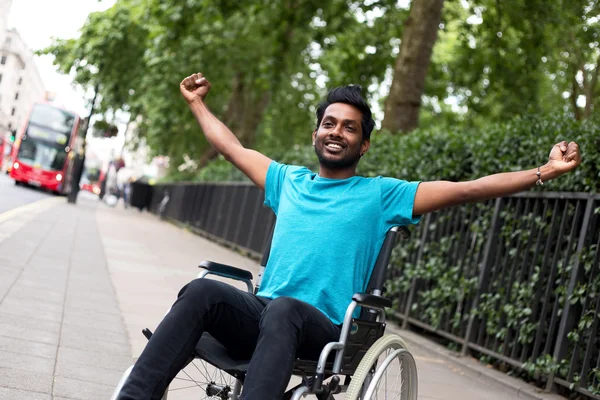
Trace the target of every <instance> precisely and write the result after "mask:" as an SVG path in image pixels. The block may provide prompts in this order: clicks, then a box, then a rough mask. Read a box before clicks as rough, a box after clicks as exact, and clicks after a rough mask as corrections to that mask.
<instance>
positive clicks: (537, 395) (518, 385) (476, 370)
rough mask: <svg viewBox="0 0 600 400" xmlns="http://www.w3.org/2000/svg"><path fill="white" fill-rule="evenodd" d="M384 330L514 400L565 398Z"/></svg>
mask: <svg viewBox="0 0 600 400" xmlns="http://www.w3.org/2000/svg"><path fill="white" fill-rule="evenodd" d="M386 330H388V331H389V332H393V333H396V334H398V335H399V336H401V337H402V339H404V340H405V341H406V343H407V345H408V346H409V348H410V347H418V348H419V349H420V350H423V351H424V352H427V353H429V354H432V355H434V356H436V357H438V358H441V359H443V360H445V361H447V362H449V363H453V364H456V365H458V366H460V367H461V368H463V369H464V370H465V372H466V373H467V374H469V375H470V376H473V377H474V378H478V379H481V380H485V381H487V382H489V383H490V384H492V385H494V386H496V387H497V388H500V389H502V390H504V391H506V392H507V394H509V395H511V396H512V397H514V398H515V399H525V400H565V397H562V396H559V395H557V394H554V393H548V392H543V391H542V389H540V388H537V387H535V386H533V385H531V384H529V383H527V382H524V381H522V380H520V379H518V378H514V377H511V376H508V375H506V374H504V373H502V372H500V371H498V370H496V369H493V368H490V367H486V366H485V365H483V364H481V363H480V362H479V361H477V360H476V359H474V358H472V357H463V356H461V355H460V354H459V353H457V352H454V351H451V350H448V349H447V348H445V347H443V346H440V345H439V344H437V343H435V342H433V341H431V340H428V339H425V338H423V337H421V336H419V335H417V334H415V333H413V332H410V331H407V330H404V329H400V328H399V327H397V326H396V325H393V324H391V323H388V325H387V328H386Z"/></svg>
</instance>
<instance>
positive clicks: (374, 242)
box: [258, 161, 419, 324]
mask: <svg viewBox="0 0 600 400" xmlns="http://www.w3.org/2000/svg"><path fill="white" fill-rule="evenodd" d="M418 185H419V182H406V181H402V180H399V179H394V178H383V177H380V176H379V177H376V178H364V177H360V176H353V177H350V178H347V179H328V178H322V177H320V176H319V175H317V174H315V173H314V172H312V171H310V170H309V169H307V168H305V167H298V166H291V165H285V164H279V163H277V162H275V161H273V162H272V163H271V165H269V169H268V171H267V178H266V183H265V205H267V206H269V207H270V208H271V209H273V211H274V212H275V214H276V215H277V222H276V224H275V231H274V233H273V240H272V242H271V252H270V255H269V261H268V263H267V266H266V269H265V273H264V275H263V279H262V282H261V287H260V290H259V292H258V295H259V296H263V297H267V298H272V299H274V298H277V297H281V296H288V297H293V298H296V299H298V300H302V301H304V302H306V303H309V304H311V305H313V306H314V307H316V308H318V309H319V310H321V311H322V312H323V313H324V314H325V315H327V316H328V317H329V318H330V319H331V320H332V321H333V322H334V323H335V324H341V323H342V322H343V321H344V314H345V313H346V309H347V307H348V304H350V301H351V299H352V295H353V294H354V293H357V292H364V290H365V289H366V285H367V283H368V280H369V277H370V276H371V271H372V270H373V267H374V265H375V261H376V260H377V255H378V254H379V250H380V249H381V246H382V244H383V240H384V239H385V235H386V233H387V231H388V230H389V229H390V228H391V227H392V226H397V225H409V224H416V223H417V222H418V221H419V217H413V215H412V214H413V204H414V199H415V193H416V191H417V186H418Z"/></svg>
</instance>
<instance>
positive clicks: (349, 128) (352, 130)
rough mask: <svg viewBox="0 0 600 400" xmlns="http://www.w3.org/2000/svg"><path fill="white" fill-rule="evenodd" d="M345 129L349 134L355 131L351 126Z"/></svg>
mask: <svg viewBox="0 0 600 400" xmlns="http://www.w3.org/2000/svg"><path fill="white" fill-rule="evenodd" d="M346 129H347V130H349V131H350V132H354V131H355V130H356V129H355V128H354V127H353V126H347V127H346Z"/></svg>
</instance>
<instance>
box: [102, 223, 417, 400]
mask: <svg viewBox="0 0 600 400" xmlns="http://www.w3.org/2000/svg"><path fill="white" fill-rule="evenodd" d="M272 235H273V232H272V231H271V235H270V237H269V240H268V242H267V243H268V244H267V248H266V249H265V252H264V254H263V257H262V260H261V263H260V270H259V275H258V277H257V283H256V288H254V287H253V284H252V279H253V276H252V273H251V272H249V271H246V270H242V269H240V268H236V267H232V266H229V265H225V264H220V263H215V262H212V261H203V262H202V263H201V264H200V265H199V268H202V269H204V271H202V272H200V273H199V274H198V276H197V278H196V279H203V278H205V277H206V276H208V275H217V276H221V277H225V278H229V279H233V280H237V281H241V282H244V283H245V284H246V286H247V289H248V292H249V293H257V292H258V289H259V287H260V282H261V280H262V274H263V272H264V269H265V267H266V264H267V261H268V258H269V252H270V247H271V239H272ZM397 235H400V236H401V237H402V238H404V239H406V238H408V237H409V236H410V232H409V231H408V229H407V228H406V227H403V226H402V227H400V226H394V227H392V228H391V229H390V230H389V231H388V232H387V234H386V237H385V240H384V243H383V245H382V247H381V250H380V252H379V255H378V257H377V261H376V263H375V266H374V268H373V272H372V274H371V277H370V279H369V284H368V285H367V290H366V291H367V292H369V291H370V292H371V293H355V294H354V295H353V296H352V302H351V303H350V305H349V306H348V308H347V309H346V314H345V317H344V323H343V325H342V328H341V333H340V339H339V341H337V342H330V343H328V344H327V345H326V346H325V347H324V348H323V350H322V351H321V354H320V356H319V360H318V361H317V363H316V370H315V369H314V368H310V367H311V366H313V365H314V361H304V360H296V363H295V364H294V370H293V375H296V376H302V380H303V382H302V383H301V384H300V385H297V386H296V387H294V388H292V389H289V390H288V391H287V392H286V393H285V395H284V398H283V399H284V400H286V399H291V400H298V399H300V398H301V397H304V396H306V395H316V396H317V398H318V399H319V400H329V399H332V398H333V397H332V396H333V395H334V394H339V393H340V392H342V391H343V390H345V389H347V388H348V384H349V381H350V380H351V379H352V378H351V377H352V375H353V374H354V373H355V371H356V370H357V369H358V367H359V364H360V363H361V362H362V361H363V358H364V356H365V355H366V354H363V355H362V356H360V358H359V359H356V358H355V356H356V355H357V353H358V352H359V351H358V350H365V349H364V345H363V346H361V347H360V348H359V349H358V350H357V351H356V352H355V353H354V354H351V355H350V356H349V357H348V358H349V359H350V360H351V364H349V365H348V363H346V364H344V356H345V355H347V351H346V350H347V348H348V345H349V339H350V337H351V336H352V335H353V334H354V333H355V332H352V330H353V329H356V330H357V331H358V330H359V329H360V328H359V325H361V324H366V325H367V328H368V327H371V328H372V332H368V336H369V335H370V336H369V337H368V338H367V343H368V345H367V346H368V347H369V348H371V347H372V346H373V345H374V344H377V343H375V341H377V342H380V341H381V339H384V337H385V336H384V334H383V333H384V331H385V309H386V308H387V307H391V305H392V302H391V300H389V299H387V298H385V297H383V296H382V294H383V292H384V288H383V282H384V280H385V273H386V270H387V266H388V264H389V260H390V257H391V253H392V250H393V248H394V245H395V242H396V237H397ZM356 307H362V310H361V315H360V317H359V318H357V319H355V318H354V317H353V315H354V311H355V310H356ZM143 334H144V335H145V336H146V337H147V338H148V339H150V337H151V336H152V332H151V331H150V330H149V329H144V330H143ZM389 336H392V335H388V337H389ZM394 336H395V335H394ZM392 339H393V340H392V342H395V344H396V347H399V349H397V350H396V351H395V352H393V353H392V354H391V355H390V356H388V357H387V358H386V359H385V360H384V362H383V363H382V365H384V366H387V364H389V363H390V362H391V361H392V360H393V357H396V356H400V355H401V356H403V357H405V358H406V360H407V362H408V364H409V366H408V369H409V371H408V373H409V380H410V382H409V383H408V384H409V385H410V386H414V387H410V388H409V391H410V393H409V394H408V395H407V396H408V397H406V398H407V399H411V400H412V399H414V400H416V399H417V387H416V385H417V383H416V365H415V362H414V358H413V357H412V355H411V354H410V353H409V352H408V351H407V350H406V345H405V344H404V342H403V341H402V340H401V339H400V338H399V337H397V336H395V339H394V338H392ZM388 342H389V340H388ZM390 348H391V347H390ZM333 352H335V357H334V359H333V363H332V362H331V361H330V356H331V355H332V353H333ZM365 353H368V349H367V351H365ZM392 356H393V357H392ZM195 358H200V359H202V358H201V357H197V353H194V358H192V359H191V361H193V359H195ZM202 360H203V361H205V362H208V363H210V364H212V365H213V366H214V367H215V368H218V369H220V370H223V369H222V368H221V367H219V366H218V365H215V364H213V363H211V362H209V361H207V360H205V359H202ZM297 366H299V367H300V368H297ZM132 368H133V367H130V368H129V369H128V370H127V371H126V372H125V373H124V375H123V377H122V378H121V381H120V382H119V384H118V386H117V388H116V389H115V392H114V394H113V397H112V398H111V400H114V399H116V398H117V396H118V394H119V392H120V390H121V388H122V387H123V385H124V383H125V381H126V379H127V377H128V376H129V373H130V372H131V369H132ZM370 368H371V371H370V372H368V373H369V374H371V377H372V376H375V377H377V371H373V366H371V367H370ZM223 371H224V370H223ZM307 371H314V372H311V373H310V376H307ZM224 372H226V373H229V372H227V371H224ZM362 372H365V371H362ZM244 373H245V372H244ZM229 374H230V375H232V376H233V377H234V378H235V379H236V382H235V385H234V387H233V389H232V390H231V391H230V392H229V391H228V392H227V393H225V394H222V395H221V396H223V397H222V398H228V399H232V400H238V399H239V395H240V393H241V389H242V385H243V379H240V377H239V376H236V375H233V374H231V373H229ZM339 374H342V375H345V376H346V379H345V382H344V384H342V385H340V378H339V376H338V375H339ZM330 377H331V378H332V379H331V381H330V382H328V383H327V384H324V381H325V380H326V379H328V378H330ZM371 383H373V384H371ZM374 383H376V381H373V382H370V381H369V382H366V384H364V385H363V386H364V387H363V388H362V389H361V393H362V394H361V395H360V396H357V397H356V398H359V397H360V398H361V399H362V398H363V396H364V394H365V393H372V392H373V390H374ZM206 390H207V392H208V390H209V389H208V388H207V389H206ZM207 394H208V393H207ZM167 396H168V388H167V391H166V392H165V394H164V396H163V400H166V399H167Z"/></svg>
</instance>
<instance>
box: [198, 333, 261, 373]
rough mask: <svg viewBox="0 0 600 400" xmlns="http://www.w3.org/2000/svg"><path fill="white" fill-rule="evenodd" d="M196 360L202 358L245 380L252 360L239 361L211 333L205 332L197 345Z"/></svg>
mask: <svg viewBox="0 0 600 400" xmlns="http://www.w3.org/2000/svg"><path fill="white" fill-rule="evenodd" d="M195 358H201V359H203V360H205V361H206V362H208V363H210V364H212V365H213V366H215V367H217V368H218V369H220V370H223V371H225V372H227V373H228V374H230V375H233V376H235V377H236V378H237V379H240V380H242V381H243V380H244V378H245V376H246V371H247V370H248V365H249V364H250V360H238V359H235V358H233V357H232V356H231V354H230V353H229V351H228V350H227V348H226V347H225V346H223V345H222V344H221V342H219V341H218V340H217V339H215V338H214V337H212V336H211V334H210V333H208V332H204V333H203V334H202V337H201V338H200V340H199V341H198V344H196V350H195Z"/></svg>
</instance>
